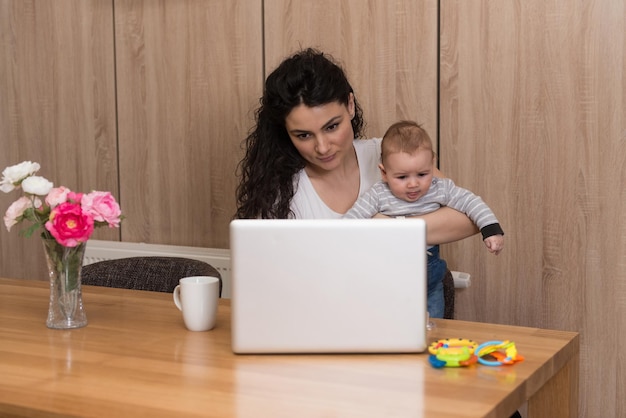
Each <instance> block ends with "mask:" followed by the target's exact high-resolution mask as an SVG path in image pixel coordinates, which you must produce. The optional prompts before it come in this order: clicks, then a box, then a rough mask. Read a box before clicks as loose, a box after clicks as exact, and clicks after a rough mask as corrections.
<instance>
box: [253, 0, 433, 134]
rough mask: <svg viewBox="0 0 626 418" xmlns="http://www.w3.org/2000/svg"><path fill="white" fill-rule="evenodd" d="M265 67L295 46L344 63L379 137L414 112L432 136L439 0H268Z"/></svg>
mask: <svg viewBox="0 0 626 418" xmlns="http://www.w3.org/2000/svg"><path fill="white" fill-rule="evenodd" d="M264 16H265V28H266V29H265V30H266V33H265V63H266V74H267V73H269V72H270V71H272V70H273V69H274V68H275V67H276V66H277V65H278V64H279V63H280V61H281V60H282V59H283V58H285V57H286V56H288V55H290V54H291V53H293V52H294V51H296V50H298V49H300V48H306V47H315V48H318V49H321V50H322V51H324V52H327V53H329V54H331V55H332V56H333V57H334V58H336V59H337V60H338V61H339V62H340V63H341V64H342V65H343V67H344V69H345V70H346V73H347V74H348V77H349V79H350V82H351V84H352V87H353V88H354V90H355V93H356V96H357V98H358V100H359V101H360V102H361V105H362V107H363V111H364V114H365V120H366V122H367V134H368V136H370V137H381V136H382V135H383V134H384V133H385V130H386V129H387V127H388V126H389V125H390V124H392V123H393V122H395V121H397V120H399V119H414V120H416V121H418V122H420V123H422V124H424V127H425V128H426V129H428V130H429V132H430V133H431V136H432V137H433V139H435V138H436V137H437V135H436V129H437V1H435V0H427V1H419V2H416V1H404V0H394V1H388V0H368V1H362V0H346V1H341V2H336V1H333V0H318V1H307V0H266V1H265V10H264Z"/></svg>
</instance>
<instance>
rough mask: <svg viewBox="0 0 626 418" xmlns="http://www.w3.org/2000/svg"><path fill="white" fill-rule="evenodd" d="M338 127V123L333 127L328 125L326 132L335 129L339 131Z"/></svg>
mask: <svg viewBox="0 0 626 418" xmlns="http://www.w3.org/2000/svg"><path fill="white" fill-rule="evenodd" d="M337 126H339V124H338V123H333V124H332V125H328V126H327V127H326V130H327V131H334V130H335V129H337Z"/></svg>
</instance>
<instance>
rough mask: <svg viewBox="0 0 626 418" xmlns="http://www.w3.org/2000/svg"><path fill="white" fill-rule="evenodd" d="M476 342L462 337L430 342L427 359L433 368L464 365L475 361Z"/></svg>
mask: <svg viewBox="0 0 626 418" xmlns="http://www.w3.org/2000/svg"><path fill="white" fill-rule="evenodd" d="M476 347H477V344H476V343H475V342H474V341H472V340H468V339H464V338H446V339H444V340H438V341H435V342H434V343H432V344H431V345H430V346H429V347H428V351H429V352H430V354H431V355H430V356H429V357H428V361H429V362H430V364H431V366H433V367H435V368H441V367H465V366H469V365H471V364H474V363H476V361H477V360H478V358H477V357H476V355H474V351H475V350H476Z"/></svg>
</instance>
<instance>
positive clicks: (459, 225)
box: [416, 206, 478, 245]
mask: <svg viewBox="0 0 626 418" xmlns="http://www.w3.org/2000/svg"><path fill="white" fill-rule="evenodd" d="M416 218H422V219H424V221H426V241H428V244H429V245H438V244H446V243H448V242H454V241H459V240H462V239H464V238H467V237H471V236H472V235H474V234H476V233H478V228H477V227H476V225H474V222H472V220H471V219H470V218H468V217H467V216H465V214H464V213H461V212H458V211H456V210H454V209H452V208H449V207H446V206H444V207H442V208H440V209H437V210H436V211H434V212H431V213H427V214H426V215H421V216H416Z"/></svg>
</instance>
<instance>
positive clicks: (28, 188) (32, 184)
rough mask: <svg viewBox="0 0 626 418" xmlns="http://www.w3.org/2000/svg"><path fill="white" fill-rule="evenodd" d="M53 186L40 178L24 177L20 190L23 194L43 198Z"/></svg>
mask: <svg viewBox="0 0 626 418" xmlns="http://www.w3.org/2000/svg"><path fill="white" fill-rule="evenodd" d="M52 187H54V184H52V182H51V181H48V180H47V179H45V178H43V177H41V176H30V177H26V178H25V179H24V181H22V189H23V190H24V193H29V194H35V195H37V196H45V195H47V194H48V193H50V190H52Z"/></svg>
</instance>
